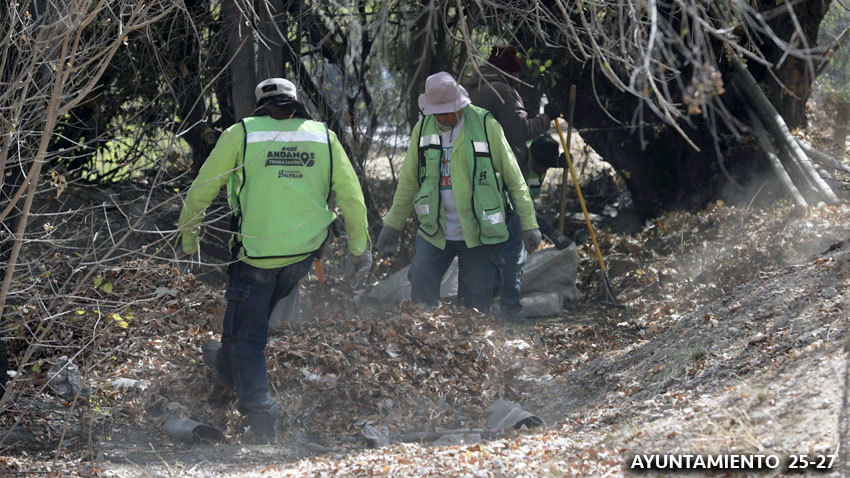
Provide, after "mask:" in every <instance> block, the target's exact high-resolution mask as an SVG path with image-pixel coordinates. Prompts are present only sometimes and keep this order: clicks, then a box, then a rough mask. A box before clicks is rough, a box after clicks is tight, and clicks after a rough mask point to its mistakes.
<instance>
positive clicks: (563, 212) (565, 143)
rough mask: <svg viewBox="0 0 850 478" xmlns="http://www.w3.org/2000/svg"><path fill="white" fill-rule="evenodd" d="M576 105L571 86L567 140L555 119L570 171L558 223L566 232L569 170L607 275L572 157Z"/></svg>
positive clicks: (562, 230) (565, 172) (599, 258)
mask: <svg viewBox="0 0 850 478" xmlns="http://www.w3.org/2000/svg"><path fill="white" fill-rule="evenodd" d="M575 103H576V85H570V105H569V123H567V139H566V140H565V139H564V132H563V131H562V130H561V122H560V121H559V120H558V118H555V127H556V128H557V129H558V137H559V138H561V146H562V147H563V148H564V156H565V157H566V158H567V166H568V169H565V170H564V176H563V180H562V182H561V184H562V188H561V219H560V221H559V222H558V228H559V229H560V231H561V233H562V234H563V232H564V216H565V215H566V208H567V170H569V174H570V176H572V178H573V185H574V186H575V188H576V194H577V195H578V202H579V204H581V211H582V212H583V213H584V221H585V223H586V224H587V230H588V231H589V232H590V238H591V240H593V250H594V251H596V259H598V260H599V268H600V269H601V270H602V273H603V274H605V261H603V260H602V251H600V249H599V243H598V242H597V241H596V231H594V229H593V224H592V223H591V222H590V213H588V212H587V205H586V204H585V203H584V196H583V195H582V194H581V186H579V184H578V175H576V171H575V169H574V168H573V161H572V158H571V157H570V146H569V145H570V143H569V139H570V135H571V134H572V127H573V112H574V111H575Z"/></svg>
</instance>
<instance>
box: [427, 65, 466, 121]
mask: <svg viewBox="0 0 850 478" xmlns="http://www.w3.org/2000/svg"><path fill="white" fill-rule="evenodd" d="M470 103H472V101H470V100H469V93H467V92H466V89H465V88H464V87H462V86H460V85H459V84H458V82H457V81H455V79H454V78H453V77H452V75H450V74H448V73H446V72H445V71H441V72H439V73H434V74H433V75H431V76H429V77H428V78H427V79H426V80H425V93H424V94H421V95H419V109H420V110H422V114H425V115H433V114H444V113H454V112H456V111H460V110H462V109H464V108H465V107H466V106H467V105H469V104H470Z"/></svg>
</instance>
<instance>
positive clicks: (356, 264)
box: [343, 249, 372, 282]
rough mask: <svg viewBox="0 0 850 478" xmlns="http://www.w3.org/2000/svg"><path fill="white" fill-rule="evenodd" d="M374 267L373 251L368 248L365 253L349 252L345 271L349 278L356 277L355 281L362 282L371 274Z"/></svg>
mask: <svg viewBox="0 0 850 478" xmlns="http://www.w3.org/2000/svg"><path fill="white" fill-rule="evenodd" d="M371 268H372V253H371V252H369V250H368V249H367V250H366V251H365V252H364V253H363V254H360V255H359V256H355V255H354V254H351V253H350V252H349V253H348V256H347V257H346V258H345V265H344V266H343V272H344V274H345V277H346V278H348V279H352V278H353V279H354V281H355V282H362V281H363V280H364V279H365V278H366V276H367V275H368V274H369V270H370V269H371Z"/></svg>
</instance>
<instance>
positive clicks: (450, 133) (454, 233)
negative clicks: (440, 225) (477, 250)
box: [437, 118, 463, 241]
mask: <svg viewBox="0 0 850 478" xmlns="http://www.w3.org/2000/svg"><path fill="white" fill-rule="evenodd" d="M437 128H438V129H439V130H440V136H441V139H442V141H441V143H442V145H443V156H442V158H441V159H440V198H441V200H442V202H443V209H445V210H446V240H449V241H462V240H463V229H461V227H460V218H458V215H457V204H456V203H455V195H454V192H452V176H451V159H452V148H453V147H454V144H455V140H456V139H457V135H458V134H460V130H461V128H463V118H461V119H460V121H458V123H457V124H456V125H455V126H454V127H453V128H452V127H448V126H443V125H442V124H440V122H439V121H438V122H437Z"/></svg>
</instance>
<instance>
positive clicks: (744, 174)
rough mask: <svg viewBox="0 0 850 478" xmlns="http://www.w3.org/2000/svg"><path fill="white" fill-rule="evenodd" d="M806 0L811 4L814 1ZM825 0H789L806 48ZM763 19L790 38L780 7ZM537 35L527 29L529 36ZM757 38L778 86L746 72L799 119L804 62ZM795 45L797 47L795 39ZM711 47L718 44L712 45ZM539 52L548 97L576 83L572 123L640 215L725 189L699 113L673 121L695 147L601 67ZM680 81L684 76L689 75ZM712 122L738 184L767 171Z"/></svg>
mask: <svg viewBox="0 0 850 478" xmlns="http://www.w3.org/2000/svg"><path fill="white" fill-rule="evenodd" d="M812 3H817V5H816V6H813V5H812ZM829 3H830V2H802V3H798V4H794V9H795V10H794V11H795V13H796V16H797V19H798V20H799V23H800V25H801V29H802V31H804V32H805V36H806V43H807V45H808V47H809V48H814V47H816V46H817V42H816V37H817V31H818V28H819V25H820V21H821V19H822V18H823V15H824V14H825V12H826V9H827V8H828V7H829ZM756 8H757V9H758V10H759V11H768V10H771V9H776V8H778V7H777V4H776V2H774V1H773V0H769V1H768V0H759V1H758V5H757V7H756ZM783 8H784V7H783ZM769 24H770V25H771V27H772V28H774V32H775V33H776V34H778V35H779V37H780V38H783V39H786V40H787V39H789V38H791V37H792V34H793V32H794V29H795V27H794V22H793V21H792V20H791V18H790V16H789V14H788V13H786V12H781V14H780V15H777V16H775V17H774V18H772V19H771V20H770V21H769ZM536 34H537V33H536V32H530V33H527V35H530V36H534V35H536ZM757 40H758V41H759V42H760V44H759V45H758V46H759V48H760V49H761V51H762V52H763V53H764V55H765V57H766V58H767V60H768V61H772V62H774V63H776V64H779V68H777V69H776V70H775V71H774V72H773V73H774V75H776V78H778V79H779V80H780V81H782V82H783V83H784V85H780V84H779V83H777V79H776V78H774V76H771V72H769V71H767V70H766V69H765V68H764V67H761V66H760V65H758V64H756V62H752V65H751V71H752V73H753V76H754V77H755V79H756V82H757V83H758V85H759V87H760V88H761V89H762V90H763V91H764V92H765V94H766V95H767V97H768V98H769V99H770V101H771V103H772V104H773V106H774V107H775V108H776V110H777V111H778V113H779V115H780V116H781V117H782V118H784V119H785V121H786V123H787V125H788V127H790V128H794V127H798V126H802V125H805V101H806V99H807V98H808V97H809V94H810V92H811V85H812V78H811V75H809V73H808V72H807V71H808V70H807V68H808V64H807V62H805V61H804V60H800V59H797V58H795V57H791V56H787V55H786V52H785V51H784V50H783V49H782V48H781V47H780V46H778V45H776V44H774V43H773V42H772V40H769V39H767V38H757ZM526 43H527V42H526ZM798 47H799V48H803V47H802V46H801V45H798ZM714 51H718V52H720V51H723V49H722V48H721V47H720V46H719V45H715V46H714ZM540 54H541V58H546V59H552V60H553V61H554V65H553V66H552V68H551V70H552V73H553V75H554V76H555V78H556V79H557V80H558V81H557V86H556V87H555V88H554V91H553V98H552V100H553V101H555V102H556V103H558V104H559V105H560V106H561V107H562V109H564V107H565V105H566V101H565V100H566V98H567V94H568V87H569V85H570V84H571V83H575V84H576V85H577V87H578V96H577V99H576V118H575V125H574V126H575V128H576V130H577V131H578V133H579V134H580V135H581V136H582V138H583V139H584V140H585V141H586V142H587V144H589V145H590V146H591V147H592V148H594V149H595V150H596V151H597V152H598V153H599V154H600V155H601V156H602V157H603V159H605V160H606V161H607V162H609V163H610V164H611V165H612V166H614V168H615V169H616V170H617V171H618V172H619V173H620V174H621V175H622V176H623V179H624V181H625V183H626V186H627V187H628V189H629V191H630V193H631V196H632V199H633V201H634V203H635V206H636V208H637V210H638V213H639V214H640V215H641V216H642V217H643V218H644V219H648V218H651V217H655V216H657V215H658V214H660V213H662V212H663V211H665V210H671V209H677V208H688V209H690V208H699V207H702V206H704V205H705V204H706V203H707V202H708V201H711V200H714V199H717V198H718V197H721V196H722V195H724V194H726V193H727V192H728V191H730V190H731V189H730V188H729V187H728V186H729V184H730V182H729V178H728V177H727V175H725V174H721V172H722V171H721V168H720V163H719V161H720V159H721V158H718V157H717V155H716V154H712V153H711V152H712V151H714V150H715V147H714V141H715V137H714V136H713V135H712V134H711V133H710V130H711V129H710V128H709V125H708V124H707V120H706V119H705V118H704V117H703V116H701V115H691V116H690V117H689V119H690V120H691V121H692V123H693V126H692V127H688V126H685V125H684V124H683V123H681V122H680V123H679V124H680V125H681V128H682V129H683V130H684V132H685V133H686V134H687V135H688V136H689V137H690V139H691V140H692V141H693V142H694V143H695V145H696V146H697V147H698V148H699V150H700V151H696V150H695V149H694V148H692V147H691V146H690V145H688V144H687V142H686V141H685V140H684V138H682V136H681V135H680V134H679V133H678V132H676V131H675V130H674V129H673V128H672V127H670V126H669V125H667V124H665V123H664V122H663V121H662V120H661V119H660V118H658V117H657V116H655V115H654V114H653V113H652V112H650V111H649V109H648V108H646V107H645V106H641V104H640V103H639V102H638V101H637V99H636V97H635V96H633V95H631V94H628V93H624V92H623V91H621V90H620V89H618V88H616V87H615V86H614V85H613V84H612V83H611V82H610V80H609V79H608V78H607V77H606V76H605V75H604V74H603V72H602V71H600V66H599V65H596V64H594V63H592V62H588V63H583V62H582V61H579V60H577V59H576V58H573V57H570V58H569V60H570V61H565V60H566V59H565V58H564V51H563V50H561V49H559V50H554V51H549V52H545V51H544V52H541V53H540ZM783 57H784V58H783ZM780 60H782V62H781V64H780ZM718 68H722V70H720V73H721V74H722V75H723V82H724V84H726V85H727V86H728V83H729V81H730V77H729V74H730V73H731V71H732V65H731V64H730V62H728V61H721V62H719V63H718ZM684 80H685V82H687V81H688V78H687V77H686V78H684ZM786 90H787V91H786ZM789 91H790V93H789ZM721 99H722V100H723V103H724V106H725V107H726V108H727V109H728V110H729V111H730V112H731V114H732V115H734V116H735V117H736V118H738V119H740V120H741V121H742V122H743V123H748V120H747V115H746V110H745V108H744V107H743V105H742V104H740V102H738V101H736V99H735V98H733V97H732V95H730V94H729V93H725V94H723V96H721ZM640 108H643V116H642V118H643V124H642V125H640V126H636V127H633V126H634V125H635V120H636V118H638V116H636V112H637V111H639V110H640ZM765 126H767V125H765ZM718 128H719V131H718V134H717V140H718V141H719V143H720V149H721V150H722V151H723V154H724V156H726V158H725V164H726V166H727V168H728V169H729V175H728V176H729V177H731V178H732V179H734V180H735V181H736V182H737V183H739V184H746V183H747V182H748V181H752V180H756V179H758V178H761V177H763V175H764V174H766V173H770V171H769V163H768V162H767V161H764V160H763V157H762V156H763V153H761V152H760V150H753V149H752V148H753V147H752V146H751V145H750V144H741V143H738V142H732V141H733V139H734V138H733V135H731V134H726V133H728V130H726V129H725V128H724V127H723V125H722V124H721V125H718ZM791 148H793V146H791ZM754 153H755V154H754ZM827 194H828V193H827ZM723 197H726V196H723Z"/></svg>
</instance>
